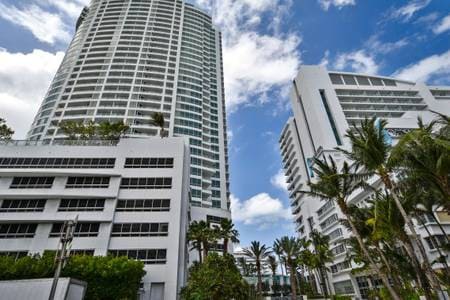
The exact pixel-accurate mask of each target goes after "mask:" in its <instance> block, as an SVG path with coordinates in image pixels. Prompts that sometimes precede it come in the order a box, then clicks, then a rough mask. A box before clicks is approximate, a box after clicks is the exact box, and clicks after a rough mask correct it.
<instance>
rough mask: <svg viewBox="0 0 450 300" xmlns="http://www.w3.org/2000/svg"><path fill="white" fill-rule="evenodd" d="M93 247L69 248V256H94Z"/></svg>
mask: <svg viewBox="0 0 450 300" xmlns="http://www.w3.org/2000/svg"><path fill="white" fill-rule="evenodd" d="M94 252H95V250H94V249H70V256H75V255H87V256H94Z"/></svg>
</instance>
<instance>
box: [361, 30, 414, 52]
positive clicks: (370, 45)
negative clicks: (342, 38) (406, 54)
mask: <svg viewBox="0 0 450 300" xmlns="http://www.w3.org/2000/svg"><path fill="white" fill-rule="evenodd" d="M408 44H409V41H408V39H407V38H402V39H399V40H398V41H395V42H383V41H381V40H380V37H379V35H378V34H375V35H373V36H371V37H370V38H369V39H368V40H367V42H366V43H365V49H367V51H370V52H371V53H376V54H387V53H389V52H392V51H395V50H398V49H401V48H403V47H405V46H407V45H408Z"/></svg>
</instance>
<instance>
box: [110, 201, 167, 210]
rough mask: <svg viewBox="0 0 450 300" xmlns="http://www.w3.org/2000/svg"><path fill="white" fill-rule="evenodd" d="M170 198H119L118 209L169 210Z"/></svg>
mask: <svg viewBox="0 0 450 300" xmlns="http://www.w3.org/2000/svg"><path fill="white" fill-rule="evenodd" d="M169 210H170V199H119V200H118V202H117V207H116V211H169Z"/></svg>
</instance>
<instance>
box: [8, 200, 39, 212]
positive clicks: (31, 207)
mask: <svg viewBox="0 0 450 300" xmlns="http://www.w3.org/2000/svg"><path fill="white" fill-rule="evenodd" d="M45 202H46V200H45V199H5V200H3V201H2V205H1V207H0V212H36V211H43V210H44V207H45Z"/></svg>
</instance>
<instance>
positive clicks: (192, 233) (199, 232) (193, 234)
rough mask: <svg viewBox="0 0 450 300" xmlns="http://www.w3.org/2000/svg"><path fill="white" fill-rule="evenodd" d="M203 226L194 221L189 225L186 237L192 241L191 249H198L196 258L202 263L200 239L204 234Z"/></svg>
mask: <svg viewBox="0 0 450 300" xmlns="http://www.w3.org/2000/svg"><path fill="white" fill-rule="evenodd" d="M203 231H204V227H203V225H201V224H200V223H199V222H198V221H194V222H192V223H191V224H190V225H189V229H188V232H187V239H188V241H189V242H192V244H193V249H197V251H198V260H199V262H200V263H202V261H203V259H202V240H203V235H204V232H203Z"/></svg>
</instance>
